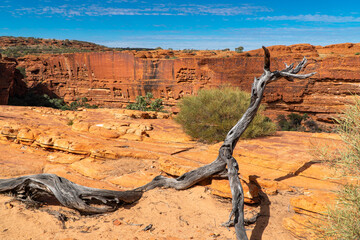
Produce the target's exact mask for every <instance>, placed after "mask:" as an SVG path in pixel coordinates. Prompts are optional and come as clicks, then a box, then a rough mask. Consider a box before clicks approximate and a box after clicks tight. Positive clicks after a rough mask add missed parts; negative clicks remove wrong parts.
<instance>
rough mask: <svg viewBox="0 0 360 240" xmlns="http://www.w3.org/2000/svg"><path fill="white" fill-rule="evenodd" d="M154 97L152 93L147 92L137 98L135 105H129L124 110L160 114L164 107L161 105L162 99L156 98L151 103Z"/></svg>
mask: <svg viewBox="0 0 360 240" xmlns="http://www.w3.org/2000/svg"><path fill="white" fill-rule="evenodd" d="M153 97H154V96H153V95H152V93H150V92H148V93H146V94H145V97H144V96H137V97H136V102H135V103H129V104H128V105H127V106H126V108H127V109H131V110H140V111H155V112H160V111H162V110H163V108H164V106H163V105H162V99H160V98H157V99H154V101H152V100H151V99H152V98H153Z"/></svg>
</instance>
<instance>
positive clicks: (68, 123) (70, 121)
mask: <svg viewBox="0 0 360 240" xmlns="http://www.w3.org/2000/svg"><path fill="white" fill-rule="evenodd" d="M66 124H67V125H68V126H72V125H74V120H73V119H69V120H68V122H67V123H66Z"/></svg>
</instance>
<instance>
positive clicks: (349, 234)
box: [317, 97, 360, 240]
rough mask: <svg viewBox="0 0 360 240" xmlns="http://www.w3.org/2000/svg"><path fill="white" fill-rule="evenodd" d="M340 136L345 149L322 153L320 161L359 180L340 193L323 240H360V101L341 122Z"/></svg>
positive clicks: (325, 228) (321, 234)
mask: <svg viewBox="0 0 360 240" xmlns="http://www.w3.org/2000/svg"><path fill="white" fill-rule="evenodd" d="M337 121H338V133H339V135H340V137H341V139H342V141H343V142H344V145H342V146H338V149H337V150H335V151H333V152H329V151H327V150H325V151H323V152H321V151H318V153H317V155H318V158H319V159H320V160H323V161H327V162H328V163H330V166H332V167H333V168H335V170H337V171H338V172H342V173H343V175H345V176H353V178H355V179H357V183H356V182H355V181H354V182H352V183H351V184H347V185H345V186H343V188H342V189H341V190H340V191H338V193H337V196H338V198H337V203H336V205H335V206H330V207H329V210H328V216H327V217H326V219H325V224H323V225H322V226H321V228H320V230H321V231H320V237H321V238H324V239H344V240H354V239H360V185H359V183H360V182H359V176H360V99H359V97H356V101H355V104H354V105H350V106H349V107H348V108H347V109H346V111H345V112H344V114H343V115H342V116H341V118H339V119H338V120H337Z"/></svg>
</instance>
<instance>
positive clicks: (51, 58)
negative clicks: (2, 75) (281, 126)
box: [17, 44, 360, 122]
mask: <svg viewBox="0 0 360 240" xmlns="http://www.w3.org/2000/svg"><path fill="white" fill-rule="evenodd" d="M269 50H270V53H271V56H272V59H271V69H272V70H273V71H274V70H278V69H279V70H280V69H283V68H284V67H285V65H284V63H287V64H290V63H292V62H296V63H297V62H299V61H301V60H302V58H303V56H306V57H307V58H308V65H307V67H306V69H305V72H306V73H308V72H313V71H315V72H317V74H316V75H314V76H312V77H311V78H309V79H305V80H295V81H294V82H287V81H286V80H285V79H281V80H279V81H277V82H275V83H271V84H269V86H268V87H267V89H266V92H265V98H264V102H265V103H266V104H267V105H268V108H267V111H266V113H267V115H268V116H269V117H271V118H276V116H277V115H278V114H284V113H285V114H287V113H289V112H298V113H308V114H309V115H310V116H312V117H313V119H314V120H317V121H322V122H330V121H331V119H332V117H333V116H334V115H335V114H336V113H338V112H339V111H341V110H342V109H343V108H344V106H345V105H346V104H349V103H351V101H352V98H353V95H352V94H358V93H359V92H360V89H359V86H360V55H358V54H360V44H338V45H331V46H326V47H319V46H312V45H308V44H298V45H292V46H272V47H269ZM17 60H18V64H19V66H21V67H24V68H25V69H26V76H27V77H26V79H25V80H26V83H27V85H28V87H38V88H39V87H41V88H42V89H43V91H49V92H52V93H54V94H56V95H57V96H58V97H62V98H64V99H65V101H74V100H76V99H77V98H81V97H87V98H88V99H89V100H90V102H91V103H92V104H97V105H99V106H108V107H124V106H125V105H126V104H127V103H128V102H129V101H134V100H135V98H136V96H138V95H144V94H145V93H146V92H152V93H153V95H154V97H156V98H162V99H164V102H165V103H166V104H167V105H169V106H175V104H176V102H177V100H179V99H180V98H181V97H183V96H184V95H191V94H194V93H196V92H197V91H198V90H199V89H202V88H212V87H217V86H220V85H226V84H230V85H233V86H236V87H239V88H240V89H243V90H246V91H249V90H250V88H251V84H252V81H253V79H254V77H255V76H260V75H261V74H262V72H263V70H262V67H263V52H262V50H261V49H259V50H254V51H249V52H246V53H242V54H234V53H232V54H229V55H221V56H217V55H214V56H212V55H211V56H200V53H199V54H197V55H194V54H193V55H187V56H185V57H184V56H180V55H177V54H176V53H175V54H174V52H172V51H167V52H166V51H165V53H163V54H162V55H158V56H156V57H154V56H153V55H151V54H150V55H149V53H148V52H147V53H141V52H140V53H139V52H138V53H136V54H134V52H98V53H73V54H62V55H40V56H26V57H23V58H18V59H17Z"/></svg>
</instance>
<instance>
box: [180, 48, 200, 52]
mask: <svg viewBox="0 0 360 240" xmlns="http://www.w3.org/2000/svg"><path fill="white" fill-rule="evenodd" d="M197 51H199V50H197V49H187V48H185V49H183V50H182V52H183V53H196V52H197Z"/></svg>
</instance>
